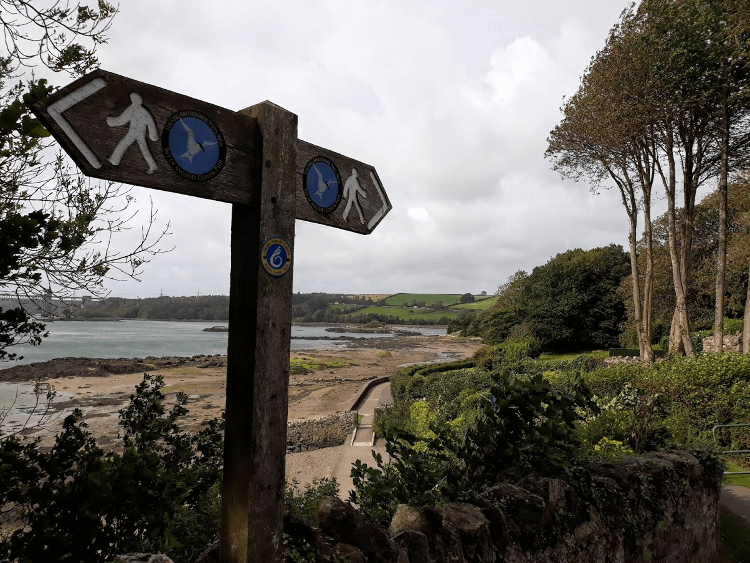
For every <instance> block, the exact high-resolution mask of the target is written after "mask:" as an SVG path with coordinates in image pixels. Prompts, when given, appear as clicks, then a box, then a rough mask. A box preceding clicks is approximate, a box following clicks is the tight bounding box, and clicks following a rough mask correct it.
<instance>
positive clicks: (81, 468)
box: [0, 375, 223, 563]
mask: <svg viewBox="0 0 750 563" xmlns="http://www.w3.org/2000/svg"><path fill="white" fill-rule="evenodd" d="M163 387H164V382H163V380H162V379H161V377H160V376H156V377H153V378H152V377H150V376H148V375H146V376H144V380H143V382H142V383H141V384H139V385H138V387H137V388H136V393H135V394H134V395H133V396H132V397H131V401H130V404H129V405H128V406H127V407H126V408H125V409H123V410H122V411H121V412H120V415H121V425H122V427H123V430H124V439H123V450H122V453H119V454H118V453H115V452H112V453H104V452H103V451H102V450H101V449H100V448H98V447H97V446H96V443H95V441H94V439H93V437H92V436H91V433H90V432H89V431H88V430H87V426H86V423H85V422H83V421H82V415H81V412H80V411H75V412H74V413H73V414H72V415H70V416H68V417H67V418H66V419H65V421H64V424H63V430H62V432H61V433H60V434H59V435H58V436H57V437H56V440H55V444H54V446H53V448H52V449H51V450H50V451H49V452H43V451H41V450H40V449H39V447H38V442H28V441H23V440H21V439H19V438H15V437H12V438H6V439H4V440H2V441H0V503H2V504H3V505H5V504H6V503H12V505H11V506H13V509H12V513H13V514H14V515H15V516H17V517H19V518H21V519H22V522H23V526H22V527H19V528H18V529H16V530H15V531H14V532H13V533H12V535H11V536H10V537H9V538H8V540H7V541H5V542H4V543H2V544H0V553H2V556H3V557H7V558H8V559H9V560H15V559H16V558H17V559H19V560H21V561H26V560H28V561H37V560H54V561H71V562H81V563H85V562H89V561H90V562H101V561H105V560H106V559H107V558H111V557H112V556H114V555H116V554H118V553H126V552H129V551H151V552H157V551H159V552H162V553H167V554H168V555H170V557H172V558H173V559H174V560H175V561H178V562H181V561H192V560H193V559H194V557H196V556H197V555H198V554H199V553H200V552H201V551H202V550H203V549H204V548H205V547H206V546H207V545H208V544H210V543H211V542H213V541H214V540H215V539H216V538H217V537H218V532H219V519H218V515H219V512H220V500H219V488H218V483H219V480H220V478H221V466H222V454H223V433H222V431H223V423H222V422H220V421H218V420H214V421H212V422H211V423H209V424H208V425H207V426H206V428H204V429H203V430H201V431H200V432H198V433H197V434H193V435H190V434H186V433H184V432H183V431H182V430H181V429H180V427H179V425H178V422H179V420H180V419H181V418H182V417H184V415H185V414H186V413H187V409H186V408H185V403H186V400H187V397H185V396H184V395H178V397H177V400H176V402H175V404H174V405H173V406H172V407H171V408H169V409H167V408H166V406H165V405H164V396H163V394H162V392H161V389H162V388H163ZM30 485H31V486H30Z"/></svg>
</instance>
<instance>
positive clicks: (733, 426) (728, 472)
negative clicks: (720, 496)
mask: <svg viewBox="0 0 750 563" xmlns="http://www.w3.org/2000/svg"><path fill="white" fill-rule="evenodd" d="M741 426H750V423H738V424H717V425H716V426H714V428H713V430H712V433H713V436H714V444H715V445H717V446H718V445H719V442H718V441H717V439H716V429H717V428H739V427H741ZM721 453H724V454H750V450H724V451H723V452H721ZM724 475H750V471H725V472H724Z"/></svg>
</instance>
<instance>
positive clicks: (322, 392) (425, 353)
mask: <svg viewBox="0 0 750 563" xmlns="http://www.w3.org/2000/svg"><path fill="white" fill-rule="evenodd" d="M479 346H480V343H479V342H477V341H475V340H463V339H455V338H452V337H448V336H394V337H390V338H372V339H366V340H357V341H354V342H351V343H348V344H347V346H346V347H340V348H336V349H333V350H310V351H298V352H294V353H293V354H292V358H293V359H294V358H298V359H300V360H299V361H297V362H294V361H293V364H292V365H293V369H292V375H291V377H290V381H289V420H298V419H310V418H315V417H317V416H322V415H327V414H333V413H336V412H340V411H345V410H348V409H349V408H350V407H351V404H352V403H353V401H354V399H355V398H356V397H357V395H358V393H359V391H360V390H361V389H362V387H363V386H364V385H365V384H366V382H367V381H368V380H370V379H373V378H376V377H382V376H389V375H392V374H394V373H395V372H396V371H397V370H398V369H399V367H401V366H403V365H408V364H411V363H421V362H433V361H446V360H450V359H459V358H465V357H468V356H471V355H472V354H473V353H474V351H475V350H476V349H477V348H478V347H479ZM76 360H77V359H68V360H67V362H65V363H63V362H61V363H60V365H58V366H57V368H56V366H55V364H54V362H53V363H47V364H45V365H44V366H42V365H41V364H39V365H38V367H37V368H36V369H25V370H17V371H16V372H15V373H14V372H11V371H9V370H2V371H0V381H29V380H31V379H34V378H36V379H42V380H44V382H45V383H49V384H51V385H53V386H54V387H55V389H56V390H57V391H58V392H60V393H64V394H65V395H66V399H67V400H65V401H58V402H56V403H55V406H56V408H57V409H59V413H60V414H63V413H65V412H69V410H70V409H72V408H74V407H78V408H80V409H81V410H82V411H83V414H84V420H85V421H86V423H87V424H88V426H89V429H90V430H91V431H92V433H93V434H94V436H95V438H96V441H97V444H98V445H99V446H100V447H103V448H105V449H108V448H118V447H119V444H120V442H119V439H118V437H117V431H118V428H119V426H118V411H119V410H120V409H122V408H123V407H125V406H126V405H127V404H128V400H129V398H130V395H131V394H133V392H134V388H135V386H136V385H137V384H138V383H140V382H141V381H142V379H143V374H144V373H148V374H150V375H161V376H162V377H163V378H164V381H165V383H166V387H165V388H164V389H163V392H164V393H165V395H166V396H167V401H168V402H169V401H173V400H174V397H175V395H176V393H177V392H179V391H182V392H184V393H186V394H187V395H188V397H189V402H188V405H187V406H188V408H189V410H190V412H189V414H188V415H187V417H186V419H185V420H184V422H183V427H184V428H186V429H190V430H196V429H199V428H200V427H201V426H202V423H203V422H205V421H206V420H209V419H211V418H214V417H218V416H221V412H222V409H223V407H224V401H225V386H226V357H218V356H208V357H205V356H204V357H196V358H192V359H187V360H186V359H159V358H145V359H142V360H129V361H126V360H123V361H121V362H120V363H117V362H116V361H104V360H102V361H92V360H89V361H84V360H79V361H76ZM295 364H296V365H297V367H296V368H295ZM311 368H312V369H311ZM129 370H133V373H122V372H123V371H125V372H127V371H129ZM111 371H114V372H116V373H111ZM118 372H119V373H118ZM58 373H63V375H62V376H59V375H58ZM61 420H62V419H61V418H59V419H58V420H57V421H56V422H54V423H52V424H50V425H48V426H47V428H46V429H44V430H40V431H36V432H28V434H29V435H33V436H39V437H41V439H42V445H49V444H51V443H52V440H53V437H54V434H55V432H56V431H57V430H58V429H59V424H60V422H61ZM340 447H346V446H340ZM337 449H338V448H326V449H322V450H317V451H313V452H306V453H298V454H289V455H288V456H287V476H288V477H290V478H291V477H294V478H296V479H298V480H299V481H300V483H301V484H302V485H304V484H305V483H309V482H310V481H311V480H312V479H313V478H314V477H330V476H331V475H332V472H333V466H334V465H335V463H336V459H337V457H338V456H337V454H336V450H337Z"/></svg>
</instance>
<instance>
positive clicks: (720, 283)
mask: <svg viewBox="0 0 750 563" xmlns="http://www.w3.org/2000/svg"><path fill="white" fill-rule="evenodd" d="M728 176H729V110H728V108H727V104H726V103H724V104H722V106H721V170H720V173H719V251H718V257H717V261H716V309H715V311H714V352H718V353H720V354H721V353H722V352H723V351H724V282H725V279H726V269H727V191H728V190H727V183H728Z"/></svg>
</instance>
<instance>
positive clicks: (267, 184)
mask: <svg viewBox="0 0 750 563" xmlns="http://www.w3.org/2000/svg"><path fill="white" fill-rule="evenodd" d="M240 113H244V114H246V115H249V116H251V117H254V118H256V119H257V121H258V125H259V128H260V142H259V143H258V151H259V157H260V156H261V155H262V158H259V161H260V163H261V166H260V167H259V168H260V171H259V176H260V177H259V178H257V179H252V180H253V181H252V182H250V183H251V184H252V185H253V186H259V187H260V189H257V190H254V193H253V202H252V204H251V205H243V204H233V205H232V242H231V249H232V254H231V275H230V291H229V295H230V302H229V303H230V304H229V342H228V350H227V353H228V358H227V400H226V434H225V446H224V480H223V483H222V495H223V497H222V523H221V547H220V551H221V561H222V563H251V562H252V563H271V562H282V561H283V536H282V527H283V497H284V475H285V470H284V469H285V466H284V461H285V454H286V427H287V416H288V389H289V345H290V337H291V323H292V267H291V262H292V261H293V258H294V256H293V252H294V251H293V248H294V220H295V179H296V178H295V160H296V146H297V116H296V115H295V114H293V113H291V112H288V111H286V110H284V109H282V108H280V107H278V106H276V105H274V104H272V103H270V102H263V103H261V104H257V105H255V106H252V107H250V108H248V109H246V110H243V111H242V112H240ZM248 180H250V179H248ZM279 240H280V241H284V242H285V243H286V245H287V246H286V247H285V248H284V254H287V259H288V260H289V264H288V265H287V266H286V267H287V269H288V270H287V271H286V272H281V271H277V270H273V269H272V268H271V270H270V273H269V269H264V267H263V266H262V261H263V252H264V246H266V247H268V245H269V244H273V241H279ZM269 241H271V242H269ZM280 244H282V243H280ZM282 246H283V244H282ZM275 263H276V262H275Z"/></svg>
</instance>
